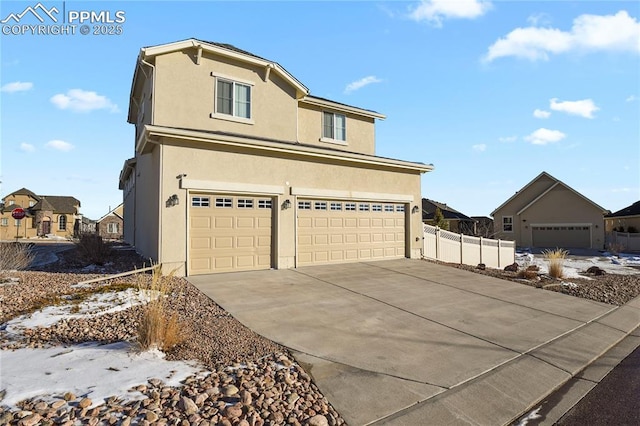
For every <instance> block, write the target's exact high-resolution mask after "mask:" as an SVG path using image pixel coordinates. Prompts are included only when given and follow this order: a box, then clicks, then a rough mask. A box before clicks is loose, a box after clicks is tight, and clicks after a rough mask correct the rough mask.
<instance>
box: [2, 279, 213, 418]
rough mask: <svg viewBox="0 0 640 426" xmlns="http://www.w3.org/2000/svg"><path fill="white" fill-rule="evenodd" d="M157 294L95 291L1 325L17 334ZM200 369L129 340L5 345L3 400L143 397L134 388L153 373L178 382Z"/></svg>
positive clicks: (6, 402)
mask: <svg viewBox="0 0 640 426" xmlns="http://www.w3.org/2000/svg"><path fill="white" fill-rule="evenodd" d="M158 296H159V294H158V293H157V292H150V291H146V290H137V289H127V290H125V291H119V292H106V293H96V294H93V295H91V296H90V297H89V298H87V299H85V300H84V301H82V302H81V303H79V304H71V303H70V304H61V305H58V306H49V307H46V308H44V309H42V310H40V311H38V312H35V313H33V314H31V315H24V316H21V317H18V318H14V319H12V320H11V321H9V322H7V323H5V324H3V325H2V326H0V330H3V329H4V330H5V331H4V332H7V333H9V334H16V333H21V331H22V330H24V329H27V328H35V327H49V326H51V325H52V324H55V323H56V322H58V321H62V320H68V319H71V318H79V317H92V316H98V315H104V314H106V313H109V312H116V311H119V310H124V309H127V308H129V307H132V306H135V305H140V304H143V303H148V302H149V301H150V300H152V299H155V298H157V297H158ZM200 371H202V370H201V369H200V368H198V366H197V363H196V362H195V361H194V362H190V363H189V362H181V361H166V360H164V353H162V352H161V351H158V350H152V351H146V352H139V351H136V348H135V346H134V345H133V344H131V343H129V342H116V343H111V344H99V343H95V342H90V343H83V344H80V345H72V346H66V347H63V346H60V347H54V348H46V349H31V348H22V349H17V350H13V351H12V350H0V391H4V392H6V393H5V395H4V398H0V404H2V405H4V406H9V407H11V408H16V404H17V403H18V402H20V401H22V400H24V399H29V398H34V397H40V398H42V399H44V400H47V401H51V400H53V399H60V398H62V394H63V393H64V392H68V391H71V392H73V393H75V394H76V395H77V396H82V397H85V396H86V397H88V398H91V400H92V402H93V406H96V405H100V404H102V403H103V402H105V400H106V399H107V398H109V397H111V396H119V397H125V396H126V398H127V399H132V398H135V399H142V398H143V395H142V394H141V393H139V392H133V393H132V392H130V391H129V390H130V388H131V387H133V386H135V385H140V384H144V383H147V381H148V380H149V379H152V378H158V379H161V380H163V381H164V382H165V383H166V384H167V385H168V386H179V385H180V382H181V381H183V380H184V379H185V378H187V377H189V376H191V375H194V374H196V373H198V372H200Z"/></svg>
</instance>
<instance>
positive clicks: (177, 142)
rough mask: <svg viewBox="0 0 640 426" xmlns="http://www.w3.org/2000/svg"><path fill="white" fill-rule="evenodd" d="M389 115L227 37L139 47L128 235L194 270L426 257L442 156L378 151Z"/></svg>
mask: <svg viewBox="0 0 640 426" xmlns="http://www.w3.org/2000/svg"><path fill="white" fill-rule="evenodd" d="M384 118H385V116H384V115H382V114H380V113H377V112H375V111H371V110H368V109H363V108H359V107H355V106H351V105H345V104H342V103H338V102H334V101H331V100H328V99H324V98H320V97H316V96H312V95H311V94H310V92H309V89H307V87H305V86H304V85H303V84H302V83H301V82H300V81H298V80H297V79H296V78H295V77H294V76H292V75H291V74H290V73H289V72H287V71H286V70H285V69H284V68H283V67H282V66H280V65H279V64H278V63H276V62H273V61H271V60H267V59H264V58H261V57H258V56H256V55H254V54H252V53H249V52H246V51H243V50H240V49H238V48H236V47H234V46H231V45H228V44H220V43H212V42H205V41H200V40H196V39H189V40H184V41H178V42H175V43H169V44H164V45H159V46H152V47H146V48H142V49H141V50H140V54H139V56H138V59H137V61H136V66H135V72H134V76H133V83H132V86H131V102H130V107H129V115H128V121H129V122H130V123H132V124H134V125H135V127H136V140H135V155H134V156H133V157H132V158H130V159H128V160H127V161H125V164H124V167H123V169H122V172H121V174H120V188H121V189H122V190H123V192H124V193H123V198H124V238H125V241H127V242H129V243H131V244H133V245H134V246H135V247H136V249H137V250H138V251H139V252H140V253H141V254H142V255H144V256H146V257H149V258H151V259H153V260H155V261H157V262H160V263H162V264H163V266H164V267H165V268H166V269H168V270H175V269H177V273H178V274H188V275H195V274H208V273H214V272H227V271H241V270H253V269H268V268H278V269H281V268H294V267H298V266H303V265H313V264H326V263H333V262H355V261H369V260H375V259H386V258H397V257H411V258H417V257H419V256H420V249H421V246H422V225H421V215H420V210H421V209H420V200H421V196H420V194H421V188H420V176H421V174H422V173H425V172H428V171H430V170H432V168H433V166H431V165H425V164H423V163H416V162H408V161H401V160H396V159H391V158H384V157H379V156H376V155H375V121H376V120H381V119H384Z"/></svg>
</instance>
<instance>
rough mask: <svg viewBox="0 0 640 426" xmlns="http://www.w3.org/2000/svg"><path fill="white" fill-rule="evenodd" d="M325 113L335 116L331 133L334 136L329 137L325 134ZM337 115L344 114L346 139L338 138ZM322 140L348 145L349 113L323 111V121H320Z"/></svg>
mask: <svg viewBox="0 0 640 426" xmlns="http://www.w3.org/2000/svg"><path fill="white" fill-rule="evenodd" d="M325 114H331V115H332V116H333V118H334V120H333V126H332V129H331V134H332V136H333V137H328V136H325V134H324V129H325V124H324V123H325ZM336 116H342V117H344V139H336V138H335V136H336V133H337V132H336V129H337V128H336V120H335V117H336ZM320 142H327V143H333V144H336V145H348V143H347V115H346V114H342V113H339V112H333V111H325V110H323V111H322V116H321V123H320Z"/></svg>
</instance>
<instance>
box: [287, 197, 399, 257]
mask: <svg viewBox="0 0 640 426" xmlns="http://www.w3.org/2000/svg"><path fill="white" fill-rule="evenodd" d="M297 209H298V265H300V266H303V265H311V264H323V263H334V262H336V263H338V262H358V261H365V260H374V259H385V258H397V257H404V256H405V211H404V210H405V206H404V204H392V203H381V202H355V201H339V200H305V199H299V200H298V205H297Z"/></svg>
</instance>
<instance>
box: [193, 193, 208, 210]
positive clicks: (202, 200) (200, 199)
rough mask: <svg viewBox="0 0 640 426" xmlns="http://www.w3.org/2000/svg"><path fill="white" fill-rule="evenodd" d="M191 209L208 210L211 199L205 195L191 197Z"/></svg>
mask: <svg viewBox="0 0 640 426" xmlns="http://www.w3.org/2000/svg"><path fill="white" fill-rule="evenodd" d="M196 199H197V201H196ZM196 203H197V204H196ZM205 203H206V205H205ZM191 207H198V208H202V207H204V208H209V207H211V197H209V196H206V195H192V196H191Z"/></svg>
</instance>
